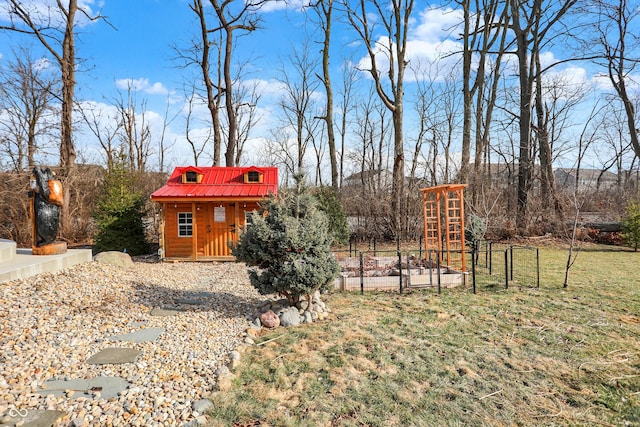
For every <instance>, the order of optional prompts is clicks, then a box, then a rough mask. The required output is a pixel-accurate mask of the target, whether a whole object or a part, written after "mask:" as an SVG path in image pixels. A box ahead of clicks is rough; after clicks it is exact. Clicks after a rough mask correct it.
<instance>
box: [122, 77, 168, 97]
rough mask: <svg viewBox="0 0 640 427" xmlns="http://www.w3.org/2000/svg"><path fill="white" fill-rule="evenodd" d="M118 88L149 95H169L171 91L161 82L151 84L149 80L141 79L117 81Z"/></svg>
mask: <svg viewBox="0 0 640 427" xmlns="http://www.w3.org/2000/svg"><path fill="white" fill-rule="evenodd" d="M116 87H117V88H118V89H123V90H128V89H131V90H134V91H136V92H144V93H147V94H149V95H168V94H169V90H168V89H167V88H166V87H165V86H164V85H163V84H162V83H160V82H155V83H149V79H147V78H139V79H131V78H127V79H117V80H116Z"/></svg>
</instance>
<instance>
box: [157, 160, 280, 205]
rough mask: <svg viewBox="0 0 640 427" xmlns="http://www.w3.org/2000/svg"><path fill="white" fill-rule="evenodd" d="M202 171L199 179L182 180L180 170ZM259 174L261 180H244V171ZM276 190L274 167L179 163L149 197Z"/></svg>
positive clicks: (257, 195) (239, 194)
mask: <svg viewBox="0 0 640 427" xmlns="http://www.w3.org/2000/svg"><path fill="white" fill-rule="evenodd" d="M192 171H193V172H197V173H200V174H202V175H203V176H202V181H201V182H200V183H198V184H196V183H191V182H190V183H183V182H182V175H183V173H184V172H192ZM250 171H251V172H253V171H257V172H259V173H261V174H263V180H262V182H261V183H255V182H252V183H245V182H244V174H245V173H246V172H250ZM277 193H278V168H275V167H255V166H248V167H221V166H212V167H202V166H198V167H194V166H182V167H177V168H175V169H174V170H173V173H172V174H171V177H169V180H168V181H167V183H166V184H165V185H164V186H163V187H161V188H160V189H158V190H156V191H154V192H153V194H151V200H156V201H161V200H164V199H176V198H200V199H202V198H216V199H219V198H242V197H247V198H261V197H267V196H269V195H270V194H277Z"/></svg>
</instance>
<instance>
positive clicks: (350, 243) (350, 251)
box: [349, 236, 353, 258]
mask: <svg viewBox="0 0 640 427" xmlns="http://www.w3.org/2000/svg"><path fill="white" fill-rule="evenodd" d="M352 246H353V236H351V237H349V258H351V257H352V256H353V252H352V250H351V247H352Z"/></svg>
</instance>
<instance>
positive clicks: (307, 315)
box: [304, 311, 313, 323]
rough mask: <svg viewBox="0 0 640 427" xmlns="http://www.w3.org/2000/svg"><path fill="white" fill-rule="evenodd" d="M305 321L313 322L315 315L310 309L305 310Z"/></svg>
mask: <svg viewBox="0 0 640 427" xmlns="http://www.w3.org/2000/svg"><path fill="white" fill-rule="evenodd" d="M304 323H313V316H312V315H311V312H310V311H305V312H304Z"/></svg>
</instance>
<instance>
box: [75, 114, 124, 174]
mask: <svg viewBox="0 0 640 427" xmlns="http://www.w3.org/2000/svg"><path fill="white" fill-rule="evenodd" d="M79 111H80V114H81V115H82V119H83V121H84V123H85V124H86V125H87V128H88V129H89V131H90V132H91V133H92V134H93V136H94V137H95V138H96V140H97V141H98V143H99V144H100V147H101V148H102V151H103V154H104V158H105V160H106V162H105V163H106V164H107V170H109V171H110V170H112V169H113V164H114V163H113V156H114V153H115V150H116V148H117V145H118V144H117V143H116V142H117V138H118V134H119V133H120V130H121V129H120V128H121V127H122V121H121V120H120V118H119V115H118V113H117V111H116V110H115V109H114V108H112V109H111V111H109V109H105V108H100V106H98V105H97V104H96V103H84V104H83V105H82V108H80V109H79ZM110 112H111V113H112V114H109V113H110Z"/></svg>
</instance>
